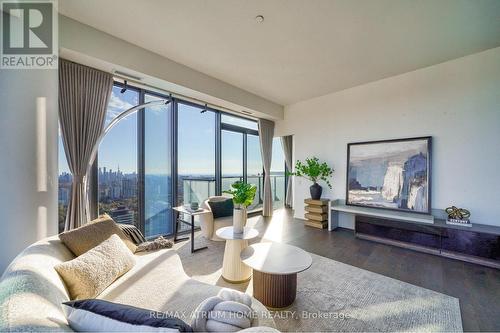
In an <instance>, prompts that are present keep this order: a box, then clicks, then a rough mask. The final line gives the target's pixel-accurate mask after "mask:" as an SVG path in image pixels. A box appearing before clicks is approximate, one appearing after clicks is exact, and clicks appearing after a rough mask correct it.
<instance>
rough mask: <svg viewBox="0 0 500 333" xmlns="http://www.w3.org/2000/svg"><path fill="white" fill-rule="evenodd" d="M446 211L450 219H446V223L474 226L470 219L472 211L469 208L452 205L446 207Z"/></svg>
mask: <svg viewBox="0 0 500 333" xmlns="http://www.w3.org/2000/svg"><path fill="white" fill-rule="evenodd" d="M445 212H446V213H447V214H448V219H447V220H446V223H448V224H455V225H462V226H465V227H470V226H472V224H471V223H470V220H469V217H470V212H469V211H468V210H467V209H465V208H457V207H455V206H451V207H448V208H446V209H445Z"/></svg>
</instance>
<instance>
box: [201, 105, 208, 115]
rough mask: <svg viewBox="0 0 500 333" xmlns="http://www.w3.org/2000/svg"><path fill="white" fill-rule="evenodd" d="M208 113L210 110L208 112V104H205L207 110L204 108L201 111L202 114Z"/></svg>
mask: <svg viewBox="0 0 500 333" xmlns="http://www.w3.org/2000/svg"><path fill="white" fill-rule="evenodd" d="M207 111H208V110H207V104H205V108H204V109H203V110H201V111H200V113H205V112H207Z"/></svg>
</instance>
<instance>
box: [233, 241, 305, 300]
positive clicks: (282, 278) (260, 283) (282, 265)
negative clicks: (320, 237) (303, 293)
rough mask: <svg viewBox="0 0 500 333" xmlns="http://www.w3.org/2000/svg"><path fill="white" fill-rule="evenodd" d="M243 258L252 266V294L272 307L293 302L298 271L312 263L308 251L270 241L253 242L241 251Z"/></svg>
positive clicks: (244, 261)
mask: <svg viewBox="0 0 500 333" xmlns="http://www.w3.org/2000/svg"><path fill="white" fill-rule="evenodd" d="M241 260H242V261H243V263H244V264H245V265H248V266H249V267H251V268H253V297H255V298H256V299H258V300H259V301H260V302H261V303H262V304H264V305H265V306H266V307H268V308H271V309H282V308H286V307H288V306H290V305H292V303H293V302H294V301H295V297H296V295H297V273H299V272H302V271H305V270H306V269H308V268H309V267H311V264H312V258H311V256H310V255H309V253H307V252H306V251H304V250H302V249H300V248H298V247H296V246H292V245H287V244H281V243H271V242H270V243H258V244H253V245H250V246H249V247H247V248H246V249H244V250H243V251H242V252H241Z"/></svg>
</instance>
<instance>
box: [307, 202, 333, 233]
mask: <svg viewBox="0 0 500 333" xmlns="http://www.w3.org/2000/svg"><path fill="white" fill-rule="evenodd" d="M328 201H329V200H328V199H319V200H313V199H305V200H304V203H305V204H306V207H305V211H306V213H305V214H304V217H305V218H306V222H305V225H307V226H310V227H315V228H319V229H325V228H326V227H327V226H328Z"/></svg>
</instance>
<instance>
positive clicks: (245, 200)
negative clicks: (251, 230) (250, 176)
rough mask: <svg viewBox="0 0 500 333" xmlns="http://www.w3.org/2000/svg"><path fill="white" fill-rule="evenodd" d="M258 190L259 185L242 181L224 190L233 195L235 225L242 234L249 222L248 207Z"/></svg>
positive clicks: (235, 230)
mask: <svg viewBox="0 0 500 333" xmlns="http://www.w3.org/2000/svg"><path fill="white" fill-rule="evenodd" d="M256 192H257V186H255V185H254V184H248V183H244V182H241V181H237V182H235V183H233V184H231V189H230V190H227V191H223V193H227V194H231V195H232V196H233V203H234V214H233V227H234V232H235V233H238V234H241V233H242V232H243V228H244V227H245V224H246V223H247V208H248V206H250V205H251V204H252V202H253V199H254V198H255V193H256Z"/></svg>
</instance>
